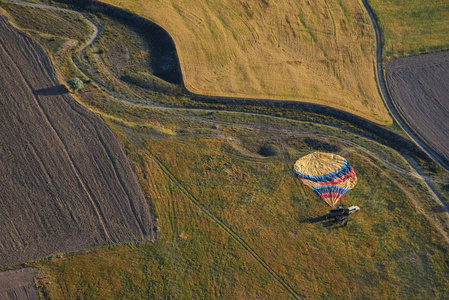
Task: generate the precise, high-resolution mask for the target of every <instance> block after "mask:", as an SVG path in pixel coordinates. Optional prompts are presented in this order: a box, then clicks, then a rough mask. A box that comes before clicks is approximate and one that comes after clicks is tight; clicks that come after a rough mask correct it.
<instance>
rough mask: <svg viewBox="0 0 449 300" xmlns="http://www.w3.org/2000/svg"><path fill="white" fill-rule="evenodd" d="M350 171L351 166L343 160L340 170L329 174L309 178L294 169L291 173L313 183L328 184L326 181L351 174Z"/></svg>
mask: <svg viewBox="0 0 449 300" xmlns="http://www.w3.org/2000/svg"><path fill="white" fill-rule="evenodd" d="M351 170H352V167H351V165H350V164H349V163H348V161H347V160H346V159H345V161H344V163H343V166H342V167H341V168H340V169H338V170H336V171H334V172H332V173H329V174H325V175H320V176H311V175H305V174H302V173H299V172H297V171H296V170H294V169H293V172H295V174H296V175H297V176H298V177H301V178H303V179H308V180H310V181H313V182H328V181H331V180H334V179H336V178H339V177H342V176H344V175H346V174H349V173H351Z"/></svg>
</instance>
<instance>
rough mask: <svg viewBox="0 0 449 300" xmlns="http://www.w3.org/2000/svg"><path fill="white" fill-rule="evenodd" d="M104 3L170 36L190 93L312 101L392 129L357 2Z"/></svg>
mask: <svg viewBox="0 0 449 300" xmlns="http://www.w3.org/2000/svg"><path fill="white" fill-rule="evenodd" d="M103 2H105V3H109V4H113V5H116V6H119V7H122V8H125V9H127V10H129V11H131V12H134V13H137V14H139V15H141V16H143V17H145V18H147V19H149V20H151V21H154V22H155V23H157V24H158V25H160V26H161V27H163V28H164V29H165V30H167V31H168V32H169V34H170V35H171V36H172V38H173V40H174V42H175V45H176V48H177V51H178V55H179V59H180V63H181V69H182V72H183V76H184V83H185V85H186V87H187V89H188V90H189V91H191V92H193V93H197V94H203V95H209V96H225V97H248V98H256V99H257V98H269V99H280V100H295V101H304V102H311V103H317V104H323V105H328V106H332V107H334V108H339V109H343V110H345V111H348V112H351V113H354V114H357V115H360V116H362V117H365V118H367V119H370V120H372V121H375V122H377V123H381V124H390V123H391V118H390V116H389V115H388V113H387V110H386V109H385V107H384V105H383V103H382V100H381V98H380V96H379V94H378V91H377V87H376V83H375V78H374V70H373V59H374V55H373V47H374V41H373V38H372V34H371V32H372V31H371V28H370V24H369V20H368V17H367V15H366V13H365V11H364V10H363V8H362V6H361V4H360V3H359V2H358V1H350V0H319V1H293V0H279V1H266V0H265V1H239V0H225V1H221V0H220V1H218V0H214V1H185V0H183V1H180V0H175V1H168V0H160V1H155V0H138V1H127V0H103Z"/></svg>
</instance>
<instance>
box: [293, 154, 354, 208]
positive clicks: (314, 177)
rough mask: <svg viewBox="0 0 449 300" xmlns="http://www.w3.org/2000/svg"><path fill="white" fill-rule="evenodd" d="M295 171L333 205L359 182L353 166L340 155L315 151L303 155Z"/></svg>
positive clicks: (304, 181)
mask: <svg viewBox="0 0 449 300" xmlns="http://www.w3.org/2000/svg"><path fill="white" fill-rule="evenodd" d="M293 171H294V172H295V174H296V176H297V177H298V178H299V179H301V181H302V182H303V183H304V184H305V185H307V186H309V187H311V188H312V190H313V191H315V192H316V193H317V194H318V195H319V196H320V197H321V198H322V199H323V200H324V201H326V203H327V204H329V205H330V206H331V207H335V206H337V204H338V202H339V201H340V199H341V197H343V195H344V194H346V193H347V192H348V191H349V190H351V189H352V188H353V187H354V186H355V185H356V184H357V176H356V174H355V172H354V169H353V168H352V166H351V165H350V164H349V163H348V161H347V160H346V159H344V158H343V157H341V156H340V155H336V154H332V153H323V152H313V153H310V154H308V155H306V156H303V157H301V158H300V159H298V160H297V161H296V163H295V166H294V167H293Z"/></svg>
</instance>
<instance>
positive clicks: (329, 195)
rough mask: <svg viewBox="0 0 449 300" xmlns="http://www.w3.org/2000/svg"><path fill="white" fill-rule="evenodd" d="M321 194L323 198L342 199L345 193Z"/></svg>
mask: <svg viewBox="0 0 449 300" xmlns="http://www.w3.org/2000/svg"><path fill="white" fill-rule="evenodd" d="M319 195H320V197H321V198H323V199H326V198H332V199H340V198H341V197H343V194H340V193H322V194H319Z"/></svg>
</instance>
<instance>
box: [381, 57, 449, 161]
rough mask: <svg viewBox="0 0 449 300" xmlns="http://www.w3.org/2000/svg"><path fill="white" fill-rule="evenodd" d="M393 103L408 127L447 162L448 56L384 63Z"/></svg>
mask: <svg viewBox="0 0 449 300" xmlns="http://www.w3.org/2000/svg"><path fill="white" fill-rule="evenodd" d="M385 73H386V80H387V85H388V89H389V92H390V94H391V98H392V100H393V101H394V102H395V105H396V107H397V109H398V111H399V113H400V114H401V115H402V116H403V118H404V119H405V120H406V122H407V123H408V124H409V126H410V127H411V128H412V129H413V130H414V131H415V132H416V133H417V134H418V135H419V136H420V137H421V138H422V139H423V140H424V141H425V142H426V143H427V144H428V145H429V146H430V147H431V148H432V149H433V150H434V151H435V152H436V153H437V155H439V156H440V157H441V158H442V159H443V160H444V161H445V162H449V149H448V145H449V136H448V132H449V79H448V78H449V52H439V53H433V54H426V55H421V56H414V57H407V58H400V59H397V60H393V61H390V62H388V63H387V65H386V68H385Z"/></svg>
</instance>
